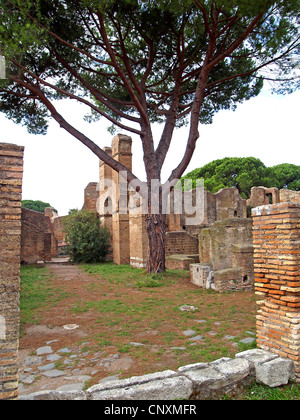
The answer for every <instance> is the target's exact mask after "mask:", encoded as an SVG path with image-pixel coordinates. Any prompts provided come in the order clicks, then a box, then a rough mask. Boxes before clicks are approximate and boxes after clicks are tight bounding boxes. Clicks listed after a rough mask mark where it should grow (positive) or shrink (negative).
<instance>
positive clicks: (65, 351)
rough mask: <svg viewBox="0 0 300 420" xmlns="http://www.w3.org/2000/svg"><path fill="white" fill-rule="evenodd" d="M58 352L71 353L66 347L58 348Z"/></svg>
mask: <svg viewBox="0 0 300 420" xmlns="http://www.w3.org/2000/svg"><path fill="white" fill-rule="evenodd" d="M58 353H71V350H69V349H68V347H64V348H63V349H60V350H58Z"/></svg>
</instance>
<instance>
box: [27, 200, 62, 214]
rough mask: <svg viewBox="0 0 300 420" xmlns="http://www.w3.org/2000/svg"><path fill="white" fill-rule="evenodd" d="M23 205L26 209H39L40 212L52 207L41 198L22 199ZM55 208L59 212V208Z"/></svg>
mask: <svg viewBox="0 0 300 420" xmlns="http://www.w3.org/2000/svg"><path fill="white" fill-rule="evenodd" d="M21 206H22V207H23V208H25V209H29V210H34V211H38V212H40V213H44V210H45V209H46V208H47V207H52V206H51V205H50V204H49V203H44V201H40V200H22V201H21ZM52 208H53V207H52ZM53 210H54V211H55V212H56V213H57V210H55V209H54V208H53Z"/></svg>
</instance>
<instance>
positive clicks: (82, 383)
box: [19, 320, 255, 396]
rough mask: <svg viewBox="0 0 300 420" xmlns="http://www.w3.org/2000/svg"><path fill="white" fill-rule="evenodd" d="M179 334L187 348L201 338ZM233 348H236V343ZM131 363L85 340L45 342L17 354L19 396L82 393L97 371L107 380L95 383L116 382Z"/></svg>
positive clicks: (191, 333)
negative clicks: (65, 343)
mask: <svg viewBox="0 0 300 420" xmlns="http://www.w3.org/2000/svg"><path fill="white" fill-rule="evenodd" d="M197 322H199V323H205V322H206V321H205V320H198V321H197ZM215 324H216V325H219V324H221V323H218V322H216V323H215ZM71 328H76V325H70V329H71ZM247 333H249V337H246V338H245V339H242V340H240V341H241V342H243V343H245V344H249V343H250V344H251V343H252V342H253V341H254V340H255V334H254V333H252V332H250V331H248V332H247ZM182 334H183V335H184V336H185V337H186V346H193V345H196V344H197V343H198V342H200V341H202V340H203V339H204V337H203V336H201V335H199V334H197V333H196V331H194V330H193V329H189V330H185V331H182ZM207 334H209V335H212V336H213V335H215V334H216V332H214V331H209V332H208V333H207ZM234 338H235V337H234V336H225V337H224V340H233V339H234ZM129 345H131V346H133V347H137V346H145V344H142V343H139V342H130V343H129ZM232 345H233V346H238V344H237V343H235V342H233V343H232ZM170 349H171V350H182V351H184V350H185V349H186V347H170ZM133 364H134V360H133V359H132V358H131V357H129V355H127V354H124V353H123V354H122V353H115V354H109V355H107V354H106V353H104V352H102V351H97V352H93V351H91V349H90V347H89V342H88V341H85V342H82V344H76V345H72V346H70V347H61V345H60V340H59V339H56V340H51V341H46V342H45V345H44V346H42V347H39V348H37V349H35V351H32V350H31V351H29V350H20V351H19V394H20V396H24V395H27V394H31V393H34V392H38V391H43V390H53V391H81V390H83V389H85V388H87V387H88V386H89V384H90V382H91V381H92V380H93V379H94V378H95V377H96V375H97V374H98V373H99V372H100V371H102V372H103V370H104V371H105V372H107V376H106V377H104V378H102V379H101V380H100V381H97V382H98V383H99V384H103V383H106V382H108V381H112V380H117V379H119V377H118V372H120V371H121V370H124V369H125V370H126V369H127V368H128V367H130V366H132V365H133ZM102 376H103V375H102ZM94 383H95V380H94Z"/></svg>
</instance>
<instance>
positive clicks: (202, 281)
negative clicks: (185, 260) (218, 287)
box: [190, 264, 213, 289]
mask: <svg viewBox="0 0 300 420" xmlns="http://www.w3.org/2000/svg"><path fill="white" fill-rule="evenodd" d="M190 280H191V283H193V284H195V285H196V286H199V287H203V288H204V289H210V288H213V287H211V286H212V285H213V272H212V269H211V267H210V265H209V264H191V265H190Z"/></svg>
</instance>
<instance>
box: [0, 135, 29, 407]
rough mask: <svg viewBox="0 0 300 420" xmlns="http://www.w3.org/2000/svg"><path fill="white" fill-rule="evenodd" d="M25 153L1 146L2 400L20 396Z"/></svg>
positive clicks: (0, 385) (16, 147) (0, 281)
mask: <svg viewBox="0 0 300 420" xmlns="http://www.w3.org/2000/svg"><path fill="white" fill-rule="evenodd" d="M23 153H24V148H23V147H20V146H15V145H12V144H5V143H0V400H7V399H17V397H18V374H17V373H18V365H17V353H18V344H19V342H18V339H19V287H20V237H21V194H22V175H23Z"/></svg>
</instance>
